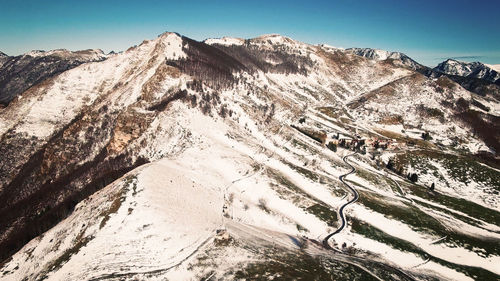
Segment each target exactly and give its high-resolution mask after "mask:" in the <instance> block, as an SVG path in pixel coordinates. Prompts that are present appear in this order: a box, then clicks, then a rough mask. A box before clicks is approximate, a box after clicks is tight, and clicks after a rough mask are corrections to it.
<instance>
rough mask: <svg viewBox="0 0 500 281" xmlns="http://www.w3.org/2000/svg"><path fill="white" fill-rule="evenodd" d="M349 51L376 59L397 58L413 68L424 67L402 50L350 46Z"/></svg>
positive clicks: (396, 59) (404, 64) (397, 60)
mask: <svg viewBox="0 0 500 281" xmlns="http://www.w3.org/2000/svg"><path fill="white" fill-rule="evenodd" d="M346 51H347V52H352V53H353V54H356V55H358V56H362V57H365V58H369V59H374V60H380V61H383V60H388V59H391V60H395V61H396V62H399V63H401V64H402V65H403V66H406V67H409V68H411V69H413V70H416V69H419V68H422V65H421V64H419V63H418V62H416V61H414V60H413V59H412V58H410V57H408V56H407V55H405V54H403V53H400V52H389V51H385V50H379V49H371V48H349V49H346Z"/></svg>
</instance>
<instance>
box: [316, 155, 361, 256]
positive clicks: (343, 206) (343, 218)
mask: <svg viewBox="0 0 500 281" xmlns="http://www.w3.org/2000/svg"><path fill="white" fill-rule="evenodd" d="M355 154H356V153H353V154H349V155H347V156H344V158H342V160H343V161H344V162H345V163H346V164H347V165H349V166H350V167H351V171H349V172H348V173H347V174H343V175H341V176H340V177H339V179H340V181H341V182H342V183H343V184H345V185H346V186H347V188H349V190H350V191H351V192H352V194H353V195H354V197H353V198H352V199H351V200H349V201H348V202H347V203H345V204H344V205H342V206H341V207H340V209H339V212H338V213H339V215H340V219H341V221H342V223H341V224H340V226H339V227H338V228H337V230H335V231H334V232H332V233H330V234H328V235H327V236H326V237H325V239H323V246H324V247H325V248H327V249H332V247H331V246H330V244H329V243H328V240H329V239H330V238H331V237H332V236H333V235H335V234H337V233H339V232H341V231H342V230H343V229H344V228H345V224H346V218H345V214H344V208H345V207H347V206H348V205H350V204H352V203H354V202H356V201H358V199H359V194H358V192H357V191H356V189H354V188H353V187H352V186H350V185H349V184H348V183H346V182H345V181H344V179H345V177H347V176H348V175H350V174H352V173H354V172H356V168H354V166H353V165H351V164H350V163H349V162H347V158H348V157H351V156H353V155H355Z"/></svg>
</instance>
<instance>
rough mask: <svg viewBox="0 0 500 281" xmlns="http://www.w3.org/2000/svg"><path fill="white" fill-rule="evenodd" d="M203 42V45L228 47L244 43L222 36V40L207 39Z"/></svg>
mask: <svg viewBox="0 0 500 281" xmlns="http://www.w3.org/2000/svg"><path fill="white" fill-rule="evenodd" d="M203 42H204V43H205V44H208V45H225V46H230V45H243V43H244V42H245V39H242V38H237V37H226V36H224V37H222V38H207V39H205V40H204V41H203Z"/></svg>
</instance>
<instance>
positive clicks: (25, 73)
mask: <svg viewBox="0 0 500 281" xmlns="http://www.w3.org/2000/svg"><path fill="white" fill-rule="evenodd" d="M3 55H4V56H3V57H2V54H0V103H1V104H4V105H7V104H9V103H10V102H11V101H12V99H14V98H15V97H16V96H17V95H20V94H22V93H23V92H24V91H26V90H27V89H29V88H30V87H32V86H34V85H36V84H38V83H40V82H43V81H44V80H46V79H48V78H50V77H53V76H55V75H57V74H59V73H61V72H64V71H66V70H68V69H72V68H74V67H77V66H79V65H80V64H82V63H86V62H92V61H102V60H104V59H105V58H106V56H105V55H104V53H103V52H102V51H101V50H84V51H77V52H70V51H67V50H54V51H49V52H43V51H32V52H29V53H26V54H24V55H21V56H16V57H7V56H5V54H3Z"/></svg>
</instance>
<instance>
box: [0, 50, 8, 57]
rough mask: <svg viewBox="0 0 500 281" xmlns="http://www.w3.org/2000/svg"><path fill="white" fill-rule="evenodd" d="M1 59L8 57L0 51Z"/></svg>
mask: <svg viewBox="0 0 500 281" xmlns="http://www.w3.org/2000/svg"><path fill="white" fill-rule="evenodd" d="M2 57H8V55H6V54H5V53H4V52H2V51H0V58H2Z"/></svg>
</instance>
